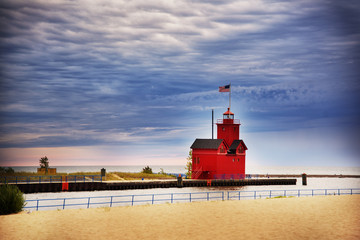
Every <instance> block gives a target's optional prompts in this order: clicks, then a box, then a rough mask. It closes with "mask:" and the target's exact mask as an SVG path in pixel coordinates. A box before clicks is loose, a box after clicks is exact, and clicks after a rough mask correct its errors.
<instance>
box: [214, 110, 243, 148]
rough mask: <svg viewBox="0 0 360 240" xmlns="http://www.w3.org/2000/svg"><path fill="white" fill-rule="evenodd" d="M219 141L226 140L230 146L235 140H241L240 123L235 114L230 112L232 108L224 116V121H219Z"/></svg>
mask: <svg viewBox="0 0 360 240" xmlns="http://www.w3.org/2000/svg"><path fill="white" fill-rule="evenodd" d="M216 125H217V139H224V141H225V143H226V144H227V145H228V146H230V145H231V144H232V143H233V141H234V140H238V139H239V135H240V121H239V119H234V114H233V113H232V112H230V108H228V110H227V111H226V112H224V114H223V119H218V121H217V123H216Z"/></svg>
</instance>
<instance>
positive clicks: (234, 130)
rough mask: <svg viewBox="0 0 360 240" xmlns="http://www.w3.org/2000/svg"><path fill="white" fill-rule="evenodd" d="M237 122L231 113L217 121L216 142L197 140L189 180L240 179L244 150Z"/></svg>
mask: <svg viewBox="0 0 360 240" xmlns="http://www.w3.org/2000/svg"><path fill="white" fill-rule="evenodd" d="M239 136H240V121H239V119H234V113H232V112H230V109H229V108H228V110H227V111H226V112H225V113H224V114H223V119H218V121H217V139H196V140H195V141H194V143H193V144H192V145H191V147H190V148H191V149H192V175H191V178H192V179H243V178H245V156H246V150H247V147H246V145H245V143H244V141H243V140H241V139H239Z"/></svg>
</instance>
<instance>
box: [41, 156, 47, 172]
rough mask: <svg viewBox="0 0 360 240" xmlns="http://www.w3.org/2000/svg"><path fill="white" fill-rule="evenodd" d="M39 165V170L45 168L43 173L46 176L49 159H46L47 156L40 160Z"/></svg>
mask: <svg viewBox="0 0 360 240" xmlns="http://www.w3.org/2000/svg"><path fill="white" fill-rule="evenodd" d="M39 163H40V168H45V173H46V174H47V173H48V168H49V159H48V158H47V156H45V157H42V158H40V160H39Z"/></svg>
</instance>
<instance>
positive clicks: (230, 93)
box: [229, 81, 231, 110]
mask: <svg viewBox="0 0 360 240" xmlns="http://www.w3.org/2000/svg"><path fill="white" fill-rule="evenodd" d="M230 108H231V81H230V91H229V110H230Z"/></svg>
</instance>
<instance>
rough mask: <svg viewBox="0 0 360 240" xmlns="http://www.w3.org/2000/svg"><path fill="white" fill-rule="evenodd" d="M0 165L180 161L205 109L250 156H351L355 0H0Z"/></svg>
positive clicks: (207, 131) (356, 138) (328, 162)
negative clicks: (225, 89) (236, 128)
mask: <svg viewBox="0 0 360 240" xmlns="http://www.w3.org/2000/svg"><path fill="white" fill-rule="evenodd" d="M0 16H1V28H0V48H1V55H0V64H1V65H0V66H1V72H0V79H1V82H0V91H1V92H0V93H1V94H0V117H1V119H0V132H1V135H0V161H1V162H0V165H3V166H16V165H27V166H28V165H38V159H39V158H40V157H42V156H45V155H46V156H48V157H49V159H50V165H105V164H106V165H144V164H148V165H156V164H157V165H159V164H166V165H185V162H186V160H185V159H186V157H187V155H188V151H189V147H190V146H191V144H192V142H193V141H194V140H195V139H196V138H211V109H214V111H215V117H216V118H221V117H222V113H223V112H225V111H226V108H227V107H228V94H227V93H219V92H218V87H219V86H222V85H226V84H229V83H230V82H231V84H232V95H231V96H232V105H231V110H232V111H233V112H234V113H235V117H236V118H238V119H240V121H241V124H242V125H241V134H240V135H241V136H240V138H241V139H243V140H244V141H245V143H246V144H247V146H248V148H249V150H248V152H247V164H249V165H267V166H281V165H290V166H360V158H359V157H360V150H359V143H360V107H359V104H360V99H359V97H358V95H359V90H360V83H359V81H360V17H359V16H360V4H359V3H358V1H356V0H354V1H352V0H347V1H336V0H334V1H330V0H329V1H327V0H316V1H314V0H297V1H275V0H274V1H272V0H259V1H258V0H251V1H250V0H249V1H245V0H238V1H236V0H235V1H231V0H229V1H222V0H214V1H207V0H203V1H200V0H199V1H197V0H192V1H190V0H189V1H185V0H183V1H175V0H152V1H148V0H133V1H128V0H124V1H121V0H113V1H90V0H88V1H86V0H79V1H65V0H51V1H49V0H39V1H34V0H30V1H29V0H3V1H1V2H0Z"/></svg>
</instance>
